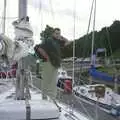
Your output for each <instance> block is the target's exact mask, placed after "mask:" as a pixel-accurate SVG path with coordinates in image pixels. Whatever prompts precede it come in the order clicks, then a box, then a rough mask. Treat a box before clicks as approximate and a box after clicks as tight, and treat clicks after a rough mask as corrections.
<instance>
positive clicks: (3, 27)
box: [2, 0, 7, 34]
mask: <svg viewBox="0 0 120 120" xmlns="http://www.w3.org/2000/svg"><path fill="white" fill-rule="evenodd" d="M6 5H7V4H6V0H4V14H3V24H2V25H3V26H2V30H3V31H2V33H4V34H5V24H6Z"/></svg>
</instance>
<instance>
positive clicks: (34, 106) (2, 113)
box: [0, 0, 91, 120]
mask: <svg viewBox="0 0 120 120" xmlns="http://www.w3.org/2000/svg"><path fill="white" fill-rule="evenodd" d="M19 2H20V3H19V10H20V13H21V14H20V15H21V16H22V15H23V16H26V11H24V10H26V0H19ZM21 11H22V12H21ZM21 16H20V17H21ZM23 16H22V17H23ZM22 17H21V18H22ZM23 24H24V25H23ZM13 25H14V28H15V34H16V37H15V39H16V41H17V42H13V41H12V40H10V39H9V38H7V37H6V36H5V35H1V38H2V40H1V41H3V42H6V41H7V45H8V46H2V47H4V48H6V49H7V50H6V51H7V52H6V55H7V56H8V59H12V60H17V61H19V60H20V59H22V58H24V57H26V56H27V55H28V51H29V47H30V46H32V45H33V39H32V35H33V33H32V32H31V29H29V27H30V24H29V20H28V18H27V17H25V18H22V19H20V21H15V22H14V23H13ZM26 26H27V27H26ZM0 50H1V51H3V52H4V49H0ZM1 51H0V52H1ZM9 53H10V54H9ZM18 64H19V63H18ZM21 65H22V64H21ZM18 68H19V69H18V70H19V71H18V73H19V75H20V76H19V79H18V78H14V79H13V78H9V79H8V78H7V77H6V78H5V79H3V78H1V81H0V83H1V84H0V88H2V89H3V88H4V90H3V91H2V92H1V94H0V120H91V118H88V117H87V116H85V115H83V114H82V113H79V112H78V111H76V110H70V107H68V105H64V104H62V103H60V102H58V101H57V100H56V99H55V98H54V100H52V99H51V98H50V97H49V96H47V98H48V99H46V100H43V99H42V94H43V93H42V91H40V90H39V89H38V88H36V87H34V86H33V84H32V82H31V81H32V80H31V79H29V78H28V77H30V76H27V74H25V75H26V76H25V77H27V79H25V77H24V78H23V74H22V73H23V72H24V73H27V72H28V71H26V70H27V68H23V67H21V66H19V65H18ZM23 69H25V71H24V70H23ZM30 78H31V77H30ZM25 80H26V81H27V82H26V81H25ZM25 82H26V86H25ZM23 84H24V85H23ZM17 85H18V86H17ZM18 87H20V88H18ZM5 88H6V89H5ZM22 88H23V89H22ZM21 90H22V91H21ZM21 93H24V95H23V96H22V97H21V96H20V97H18V96H19V94H20V95H21ZM17 95H18V96H17ZM18 98H19V99H18Z"/></svg>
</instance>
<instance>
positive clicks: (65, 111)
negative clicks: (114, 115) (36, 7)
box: [0, 81, 90, 120]
mask: <svg viewBox="0 0 120 120" xmlns="http://www.w3.org/2000/svg"><path fill="white" fill-rule="evenodd" d="M9 85H10V83H9ZM4 86H7V82H6V81H5V82H4ZM0 87H1V86H0ZM2 87H3V85H2ZM41 93H42V92H41V91H40V90H39V89H37V88H35V87H33V86H32V87H31V88H30V94H31V99H30V100H15V87H14V86H13V85H12V81H11V86H10V88H9V89H8V90H6V91H5V92H2V93H1V94H0V98H1V99H0V120H26V119H28V118H27V115H28V116H29V118H30V119H29V120H90V119H89V118H88V117H86V116H84V115H83V114H82V113H79V112H77V111H75V110H73V112H71V111H70V108H69V107H68V106H67V105H64V104H62V103H59V102H57V103H58V106H59V107H60V108H61V111H59V108H58V106H57V105H56V104H55V103H54V102H53V101H52V100H51V99H50V98H49V97H48V100H42V98H41ZM27 110H28V111H27Z"/></svg>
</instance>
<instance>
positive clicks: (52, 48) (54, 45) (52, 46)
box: [40, 38, 64, 68]
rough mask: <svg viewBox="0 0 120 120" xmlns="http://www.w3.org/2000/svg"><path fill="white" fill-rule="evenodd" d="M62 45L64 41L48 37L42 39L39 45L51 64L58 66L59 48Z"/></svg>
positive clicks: (59, 61)
mask: <svg viewBox="0 0 120 120" xmlns="http://www.w3.org/2000/svg"><path fill="white" fill-rule="evenodd" d="M63 46H64V41H60V40H56V39H53V38H49V39H46V40H44V41H43V42H42V43H41V45H40V47H41V48H43V49H44V50H45V51H46V53H47V54H48V56H49V59H50V62H51V64H52V65H53V66H54V67H56V68H58V67H60V64H61V49H62V47H63Z"/></svg>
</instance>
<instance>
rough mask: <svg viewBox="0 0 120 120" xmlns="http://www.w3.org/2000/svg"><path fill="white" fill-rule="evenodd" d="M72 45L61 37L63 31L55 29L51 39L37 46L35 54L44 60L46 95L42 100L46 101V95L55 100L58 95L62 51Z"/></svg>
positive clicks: (42, 81) (43, 73) (42, 88)
mask: <svg viewBox="0 0 120 120" xmlns="http://www.w3.org/2000/svg"><path fill="white" fill-rule="evenodd" d="M68 44H70V41H68V40H67V39H66V38H64V37H63V36H61V30H60V29H59V28H55V29H54V30H53V33H52V35H51V37H50V38H48V39H45V40H44V41H43V42H42V44H40V45H36V46H35V48H34V49H35V53H36V54H37V56H39V58H41V59H43V61H44V62H43V63H42V78H43V79H42V80H41V90H42V92H43V93H44V94H43V96H42V98H43V99H46V95H49V96H50V97H51V98H53V99H54V98H55V97H56V94H57V86H56V79H57V70H58V68H59V67H60V64H61V49H62V48H63V47H65V46H67V45H68Z"/></svg>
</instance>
